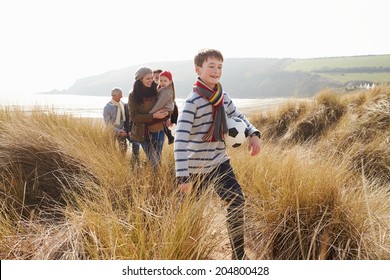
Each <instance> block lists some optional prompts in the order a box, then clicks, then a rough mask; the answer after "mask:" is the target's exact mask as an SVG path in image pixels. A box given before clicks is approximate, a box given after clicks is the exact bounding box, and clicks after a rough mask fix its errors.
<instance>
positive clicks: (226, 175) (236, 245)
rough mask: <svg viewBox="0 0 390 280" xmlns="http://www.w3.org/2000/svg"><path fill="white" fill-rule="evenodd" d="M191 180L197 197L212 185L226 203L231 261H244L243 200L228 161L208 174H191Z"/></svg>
mask: <svg viewBox="0 0 390 280" xmlns="http://www.w3.org/2000/svg"><path fill="white" fill-rule="evenodd" d="M191 179H192V181H193V183H194V190H195V191H196V195H197V196H200V195H201V194H202V193H203V192H204V191H205V190H206V189H207V187H208V186H209V185H210V184H214V188H215V191H216V192H217V194H218V195H219V197H220V198H221V199H223V200H224V201H226V202H227V203H228V206H227V215H226V221H227V228H228V233H229V238H230V244H231V246H232V251H233V259H237V260H242V259H244V258H245V250H244V204H245V198H244V194H243V192H242V189H241V186H240V184H239V183H238V181H237V179H236V175H235V174H234V172H233V168H232V167H231V165H230V161H229V160H227V161H225V162H223V163H221V164H220V165H219V166H218V167H217V168H216V169H214V170H213V171H212V172H210V173H208V174H204V175H203V174H200V175H199V174H193V175H191Z"/></svg>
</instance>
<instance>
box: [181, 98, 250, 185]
mask: <svg viewBox="0 0 390 280" xmlns="http://www.w3.org/2000/svg"><path fill="white" fill-rule="evenodd" d="M223 94H224V101H223V103H224V104H223V105H224V106H225V111H226V115H227V117H228V118H230V117H239V118H241V119H242V120H243V121H244V122H245V123H246V125H247V127H248V132H249V135H252V134H253V133H254V132H256V131H258V130H257V129H256V128H255V127H254V126H253V125H252V124H250V123H249V121H248V120H247V119H246V117H245V116H244V115H242V114H241V113H240V112H239V111H238V110H237V108H236V106H235V105H234V103H233V102H232V100H231V98H230V97H229V95H228V94H227V93H226V92H224V93H223ZM211 106H212V105H211V104H210V103H209V102H208V101H207V100H206V99H205V98H203V97H201V96H199V95H198V94H197V93H196V92H195V91H192V92H191V93H190V95H189V96H188V97H187V99H186V101H185V103H184V106H183V108H182V111H181V112H180V114H179V119H178V123H177V127H176V136H175V147H174V154H175V165H176V177H178V178H180V179H181V181H183V180H186V179H187V178H188V176H189V175H190V174H198V173H209V172H210V171H212V170H213V169H214V168H216V167H217V166H218V165H219V164H221V163H222V162H224V161H226V160H228V159H229V157H228V155H227V153H226V147H225V143H224V142H223V141H217V142H206V141H204V140H203V139H202V137H203V136H204V135H205V134H206V133H207V132H208V130H209V128H210V125H211V124H212V123H213V118H212V107H211Z"/></svg>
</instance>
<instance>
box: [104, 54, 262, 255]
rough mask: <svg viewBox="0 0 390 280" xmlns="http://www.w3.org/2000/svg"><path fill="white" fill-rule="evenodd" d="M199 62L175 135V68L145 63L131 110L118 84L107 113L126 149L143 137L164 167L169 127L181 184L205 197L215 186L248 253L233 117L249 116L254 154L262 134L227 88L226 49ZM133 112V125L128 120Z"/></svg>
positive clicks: (238, 246)
mask: <svg viewBox="0 0 390 280" xmlns="http://www.w3.org/2000/svg"><path fill="white" fill-rule="evenodd" d="M194 66H195V72H196V74H197V79H196V81H195V84H194V85H193V87H192V90H191V93H190V94H189V95H188V97H187V98H186V100H185V102H184V104H183V108H182V110H181V112H180V114H179V117H178V120H177V126H176V134H175V138H173V136H172V135H170V134H169V133H170V130H169V127H170V126H171V125H172V123H173V120H172V119H171V118H170V117H171V116H172V113H173V112H174V111H175V105H176V104H175V103H174V100H175V89H174V84H173V80H172V74H171V73H170V72H169V71H161V72H160V73H157V71H156V72H155V73H153V71H152V69H150V68H148V67H141V68H139V69H138V70H137V71H136V73H135V83H134V86H133V90H132V91H131V92H130V94H129V99H128V113H126V112H127V111H126V104H121V102H120V98H121V96H122V92H121V91H120V90H119V89H113V90H112V92H111V95H112V100H111V101H110V102H109V103H108V104H107V105H106V107H105V109H104V119H105V121H106V123H107V124H108V125H110V126H111V127H112V129H113V131H114V134H115V135H116V138H117V139H118V143H119V146H120V147H121V150H122V151H126V148H127V146H125V144H124V143H126V137H128V136H129V137H130V139H131V142H132V145H133V154H132V160H133V156H134V157H138V156H139V146H138V150H137V144H136V145H134V143H140V145H141V147H142V149H143V150H144V152H145V154H146V156H147V158H148V160H149V162H150V164H151V166H153V167H154V168H158V166H159V163H160V160H161V153H162V147H163V144H164V138H165V133H164V131H165V132H166V134H167V137H168V141H169V142H170V143H172V142H174V157H175V169H176V179H177V183H178V189H179V190H180V191H181V192H183V193H185V194H188V193H190V192H194V193H195V197H199V196H200V195H201V194H202V193H203V192H204V190H206V188H208V187H209V186H211V185H212V186H214V188H215V191H216V193H217V194H218V195H219V196H220V198H221V199H222V200H224V201H226V202H227V205H228V206H227V216H226V219H227V227H228V233H229V237H230V243H231V247H232V259H240V260H242V259H247V255H246V253H245V250H244V203H245V198H244V194H243V192H242V188H241V186H240V184H239V183H238V181H237V178H236V176H235V174H234V171H233V168H232V166H231V165H230V160H229V157H228V155H227V152H226V145H225V142H224V137H225V135H226V133H227V131H228V126H227V119H228V118H230V117H238V118H241V119H242V120H243V121H244V122H245V124H246V126H247V130H248V135H249V136H248V138H249V139H248V150H249V153H250V155H251V156H255V155H257V154H258V153H259V152H260V136H261V134H260V131H259V130H258V129H256V128H255V127H254V126H253V125H252V124H251V123H250V122H249V121H248V119H247V118H246V117H245V116H244V115H243V114H241V113H240V112H239V111H238V110H237V108H236V106H235V105H234V103H233V101H232V99H231V98H230V96H229V95H228V94H227V93H226V92H224V91H223V89H222V85H221V84H220V82H219V80H220V79H221V77H222V66H223V56H222V53H221V52H220V51H218V50H215V49H203V50H200V51H199V52H198V53H197V54H196V55H195V58H194ZM154 77H155V80H154ZM157 78H158V80H157ZM156 81H157V82H156ZM176 108H177V107H176ZM127 115H128V116H129V120H130V125H129V126H130V128H129V129H126V125H125V122H126V116H127ZM122 122H123V126H122ZM169 135H170V136H169ZM123 138H124V140H123ZM173 139H174V140H173ZM138 158H139V157H138ZM136 160H137V159H134V161H136Z"/></svg>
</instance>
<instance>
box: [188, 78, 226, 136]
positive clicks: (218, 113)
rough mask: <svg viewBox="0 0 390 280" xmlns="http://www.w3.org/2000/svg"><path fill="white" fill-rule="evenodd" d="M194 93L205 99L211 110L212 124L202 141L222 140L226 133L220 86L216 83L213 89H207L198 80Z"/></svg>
mask: <svg viewBox="0 0 390 280" xmlns="http://www.w3.org/2000/svg"><path fill="white" fill-rule="evenodd" d="M194 91H195V92H196V93H197V94H199V95H200V96H202V97H203V98H204V99H206V100H207V101H208V102H209V103H210V104H211V108H212V117H213V123H212V124H211V126H210V128H209V130H208V132H207V134H206V135H204V136H203V140H205V141H209V142H216V141H219V140H223V139H224V134H226V133H227V131H228V126H227V120H226V112H225V107H224V106H223V91H222V86H221V84H220V83H218V84H217V85H216V87H215V89H211V88H210V87H208V86H207V85H206V84H205V83H204V82H203V81H202V80H201V79H200V78H198V79H197V80H196V82H195V84H194Z"/></svg>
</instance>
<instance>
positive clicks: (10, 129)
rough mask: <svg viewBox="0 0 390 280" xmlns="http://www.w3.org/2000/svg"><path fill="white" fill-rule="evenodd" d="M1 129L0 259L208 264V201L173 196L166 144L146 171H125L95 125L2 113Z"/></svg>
mask: <svg viewBox="0 0 390 280" xmlns="http://www.w3.org/2000/svg"><path fill="white" fill-rule="evenodd" d="M0 130H1V133H0V168H1V169H0V170H1V173H0V176H1V177H0V179H1V180H0V199H1V202H2V208H1V209H2V210H1V212H0V226H1V234H0V235H1V236H0V239H1V242H0V252H1V253H0V254H1V258H2V259H4V258H10V259H207V258H208V255H209V253H210V251H211V250H212V249H213V248H214V246H216V244H214V241H213V240H214V239H215V238H211V234H212V232H211V231H210V230H209V224H210V223H212V220H213V212H212V211H207V209H208V207H209V205H210V201H209V199H207V197H205V198H204V199H200V200H199V201H198V202H197V203H193V202H192V201H189V200H188V201H187V200H184V201H183V199H182V197H181V196H180V195H179V194H178V193H177V190H176V187H175V185H174V176H173V155H171V154H172V153H171V152H172V151H171V150H170V151H168V150H169V148H170V149H172V148H171V147H169V148H168V147H167V148H166V149H165V150H164V161H163V164H162V167H161V169H160V171H159V173H158V174H155V173H154V172H152V170H150V169H149V168H148V167H144V168H142V169H140V170H132V169H131V167H130V158H129V155H128V156H127V157H125V158H124V157H122V155H121V154H120V153H119V151H118V149H117V147H115V142H114V141H113V139H112V137H111V135H110V132H108V131H107V130H105V127H104V126H103V124H102V123H101V122H96V121H93V120H88V119H76V118H73V117H70V116H66V115H57V114H55V113H54V112H51V111H49V112H48V111H47V110H46V109H45V110H43V109H40V108H34V109H33V110H30V111H29V112H25V111H23V110H21V109H18V108H3V109H2V110H1V111H0ZM208 212H210V213H208Z"/></svg>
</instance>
